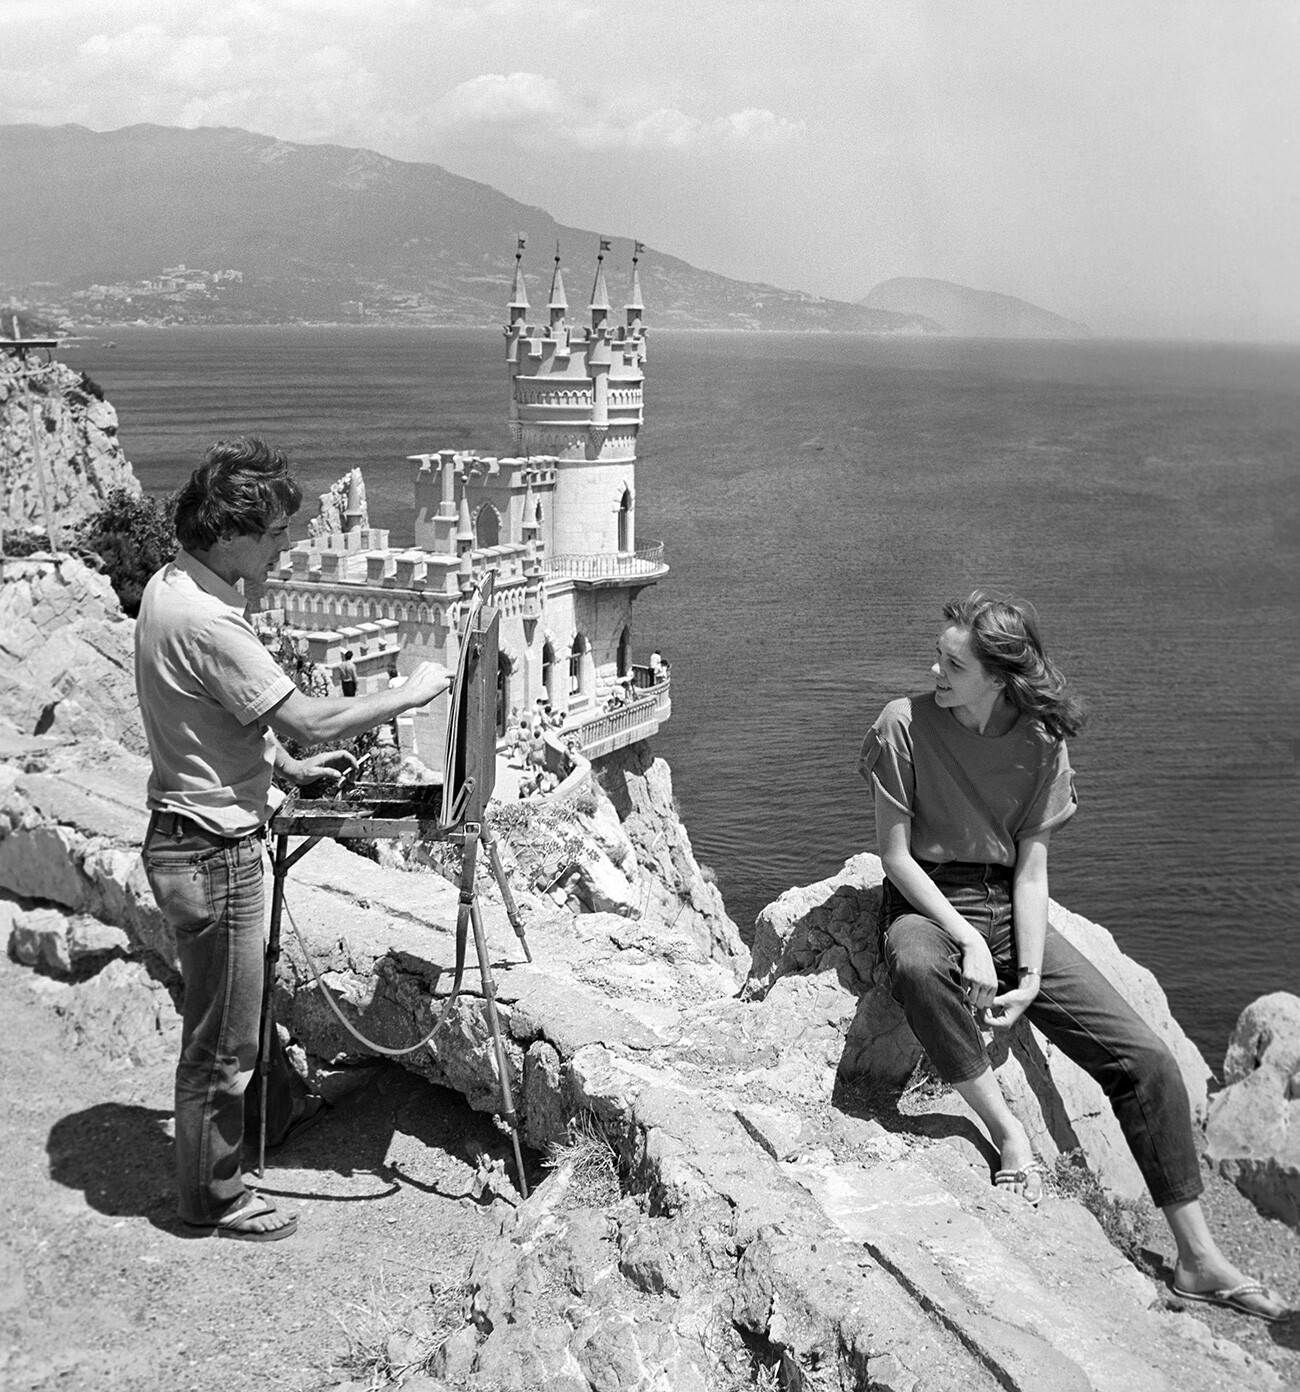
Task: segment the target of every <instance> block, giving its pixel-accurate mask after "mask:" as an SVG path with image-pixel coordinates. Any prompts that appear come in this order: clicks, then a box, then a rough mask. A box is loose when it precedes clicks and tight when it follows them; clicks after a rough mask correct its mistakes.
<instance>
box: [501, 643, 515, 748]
mask: <svg viewBox="0 0 1300 1392" xmlns="http://www.w3.org/2000/svg"><path fill="white" fill-rule="evenodd" d="M514 670H515V664H514V659H513V658H512V657H511V656H510V654H509V653H507V652H500V651H498V653H497V738H498V739H500V738H502V737H503V736H504V735H505V733H506V724H507V721H508V719H509V715H510V676H511V674H512V673H513V672H514Z"/></svg>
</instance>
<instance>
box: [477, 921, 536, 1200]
mask: <svg viewBox="0 0 1300 1392" xmlns="http://www.w3.org/2000/svg"><path fill="white" fill-rule="evenodd" d="M470 919H471V921H472V922H473V924H474V948H475V950H476V951H477V952H478V970H479V976H480V977H481V978H482V982H483V999H484V1001H485V1002H486V1004H487V1017H488V1029H490V1030H491V1031H492V1043H493V1045H494V1046H495V1048H496V1055H497V1075H498V1077H499V1078H500V1080H501V1115H502V1117H503V1118H504V1119H505V1123H506V1125H507V1126H508V1127H509V1128H510V1143H511V1144H512V1145H513V1146H514V1150H515V1169H516V1171H517V1172H518V1175H519V1192H520V1193H521V1194H522V1195H523V1197H524V1198H527V1197H528V1179H527V1176H526V1175H525V1174H524V1157H523V1153H522V1152H521V1151H520V1149H519V1118H518V1117H517V1116H516V1115H515V1099H514V1093H513V1091H512V1089H511V1087H510V1073H509V1071H508V1068H507V1062H506V1046H505V1042H504V1040H503V1039H502V1038H501V1020H500V1018H499V1016H498V1015H497V1001H496V985H495V983H494V982H493V980H492V967H491V964H490V963H489V961H488V951H487V938H486V937H485V936H484V933H483V916H482V914H481V913H480V912H479V907H478V901H477V900H475V901H474V902H473V903H472V904H471V905H470Z"/></svg>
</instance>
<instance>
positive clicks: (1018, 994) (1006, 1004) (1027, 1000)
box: [985, 973, 1038, 1030]
mask: <svg viewBox="0 0 1300 1392" xmlns="http://www.w3.org/2000/svg"><path fill="white" fill-rule="evenodd" d="M1037 994H1038V977H1037V976H1036V975H1034V974H1032V973H1030V974H1028V975H1026V976H1022V977H1021V978H1020V985H1019V986H1017V987H1016V988H1015V990H1014V991H1004V992H1003V994H1002V995H1000V996H994V998H993V1005H992V1007H991V1008H990V1009H989V1011H988V1013H987V1014H986V1015H985V1020H986V1021H987V1022H988V1025H989V1027H990V1029H995V1030H1009V1029H1010V1028H1011V1026H1012V1025H1014V1024H1015V1023H1016V1021H1017V1020H1018V1019H1019V1018H1020V1017H1021V1016H1022V1015H1023V1014H1024V1013H1025V1011H1026V1010H1027V1009H1028V1008H1029V1007H1030V1006H1031V1005H1032V1004H1033V1001H1034V997H1035V996H1036V995H1037Z"/></svg>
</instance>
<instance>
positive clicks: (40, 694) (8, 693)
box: [0, 555, 147, 754]
mask: <svg viewBox="0 0 1300 1392" xmlns="http://www.w3.org/2000/svg"><path fill="white" fill-rule="evenodd" d="M0 579H2V580H3V584H0V720H3V721H4V722H6V723H8V724H9V725H11V726H12V727H13V728H14V729H15V730H17V731H18V732H20V733H22V734H25V735H41V736H46V737H48V738H53V739H56V740H65V741H66V740H85V739H96V738H100V739H107V740H109V741H111V742H113V743H115V744H120V745H123V746H125V747H126V748H127V749H129V750H130V751H132V752H133V753H136V754H144V753H146V752H147V750H146V744H145V738H144V726H143V724H142V723H141V720H140V711H139V706H138V705H137V702H136V698H135V669H134V662H135V658H134V651H133V640H134V633H135V623H134V621H133V620H132V619H128V618H127V617H126V616H125V615H124V614H123V613H122V610H121V607H120V606H119V604H118V602H117V596H116V595H115V594H114V593H113V587H112V585H111V584H110V583H109V581H108V579H107V577H106V576H103V575H100V574H99V573H98V572H96V571H92V570H90V569H89V568H88V567H87V566H86V565H85V564H84V563H83V562H81V561H80V560H78V559H77V558H76V557H75V556H66V555H61V556H50V557H44V558H41V557H29V558H27V559H23V560H5V561H3V562H0Z"/></svg>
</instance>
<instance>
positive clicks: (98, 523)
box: [75, 488, 176, 618]
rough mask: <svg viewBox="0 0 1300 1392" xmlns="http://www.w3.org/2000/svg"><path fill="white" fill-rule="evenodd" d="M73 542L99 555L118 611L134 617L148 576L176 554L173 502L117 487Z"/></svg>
mask: <svg viewBox="0 0 1300 1392" xmlns="http://www.w3.org/2000/svg"><path fill="white" fill-rule="evenodd" d="M75 544H76V546H77V547H78V549H80V550H82V551H88V552H91V553H93V554H94V555H96V556H98V557H99V559H100V561H101V562H102V564H103V568H104V573H105V574H106V575H107V576H108V578H109V580H110V581H111V582H112V586H113V589H114V591H115V592H116V594H117V598H118V602H119V603H120V604H121V606H122V611H123V612H124V613H126V614H129V615H130V616H131V618H135V616H136V615H137V614H138V613H139V612H140V599H141V596H142V595H143V594H144V587H145V585H147V584H148V583H149V577H150V576H151V575H152V574H153V573H154V571H156V570H157V569H159V567H160V566H163V565H166V563H167V562H168V561H170V560H171V558H172V557H173V556H174V555H175V554H176V529H175V527H174V525H173V522H172V508H171V504H170V502H167V503H163V502H160V501H159V500H158V499H157V498H150V497H147V496H145V497H136V495H135V494H134V493H131V492H129V491H128V490H127V489H125V488H115V489H114V490H113V491H112V492H111V493H110V494H109V495H108V497H107V498H105V500H104V506H103V507H101V508H100V510H99V511H98V512H97V513H95V514H94V515H93V516H91V517H88V518H86V520H85V521H84V522H82V523H81V525H80V526H79V527H78V528H77V531H76V538H75Z"/></svg>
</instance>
